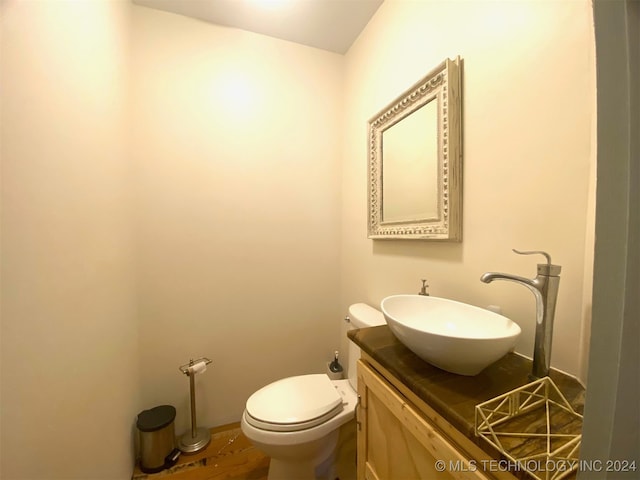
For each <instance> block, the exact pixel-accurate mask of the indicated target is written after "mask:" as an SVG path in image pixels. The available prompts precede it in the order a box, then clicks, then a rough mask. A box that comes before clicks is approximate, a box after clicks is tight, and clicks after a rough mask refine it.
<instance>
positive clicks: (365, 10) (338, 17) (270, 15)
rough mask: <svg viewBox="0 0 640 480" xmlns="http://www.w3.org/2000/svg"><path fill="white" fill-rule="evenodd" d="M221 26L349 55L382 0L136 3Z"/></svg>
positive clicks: (168, 0)
mask: <svg viewBox="0 0 640 480" xmlns="http://www.w3.org/2000/svg"><path fill="white" fill-rule="evenodd" d="M132 1H133V3H135V4H136V5H142V6H145V7H150V8H155V9H158V10H164V11H166V12H173V13H177V14H180V15H185V16H187V17H193V18H197V19H200V20H204V21H207V22H211V23H215V24H218V25H225V26H229V27H235V28H240V29H242V30H249V31H251V32H255V33H261V34H263V35H268V36H270V37H276V38H281V39H283V40H289V41H292V42H296V43H300V44H303V45H308V46H311V47H316V48H321V49H323V50H329V51H331V52H336V53H346V51H347V50H348V49H349V47H350V46H351V44H352V43H353V42H354V41H355V39H356V38H358V35H359V34H360V32H361V31H362V29H363V28H364V27H365V25H366V24H367V23H368V22H369V20H370V19H371V17H372V16H373V14H374V13H375V12H376V10H377V9H378V7H379V6H380V5H381V4H382V2H383V0H132Z"/></svg>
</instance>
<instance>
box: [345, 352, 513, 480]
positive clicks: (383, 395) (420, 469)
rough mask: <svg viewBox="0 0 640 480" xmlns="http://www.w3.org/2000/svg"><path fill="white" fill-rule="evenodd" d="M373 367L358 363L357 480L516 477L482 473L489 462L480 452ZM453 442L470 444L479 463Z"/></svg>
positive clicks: (440, 418)
mask: <svg viewBox="0 0 640 480" xmlns="http://www.w3.org/2000/svg"><path fill="white" fill-rule="evenodd" d="M370 362H371V363H373V364H375V361H372V360H371V359H369V362H368V361H367V357H366V356H365V358H364V360H360V361H359V362H358V394H359V395H360V404H359V406H358V410H357V421H358V466H357V468H358V480H365V479H366V480H414V479H416V480H417V479H425V480H440V479H442V480H449V479H460V480H461V479H465V480H467V479H469V480H490V479H494V478H500V479H504V478H508V479H513V478H514V477H513V476H512V475H510V474H506V475H505V474H504V473H503V474H502V475H499V476H497V477H494V476H493V475H492V474H491V473H488V472H486V471H483V470H485V469H483V468H482V465H486V464H487V463H486V462H487V461H488V459H489V457H488V456H486V455H484V454H481V453H480V452H481V451H480V449H479V447H477V446H476V445H474V444H472V443H471V442H470V441H469V440H468V439H466V438H462V437H464V436H463V435H462V434H461V433H460V432H458V431H457V430H455V429H454V428H453V427H451V426H450V425H449V424H448V423H447V422H446V421H445V420H444V419H443V418H442V417H439V416H437V414H436V413H435V412H433V411H428V414H427V415H425V413H424V412H422V411H420V409H422V410H425V409H428V408H429V407H428V406H426V404H425V405H421V407H420V409H419V408H418V407H416V405H415V404H414V403H413V402H412V401H411V400H410V399H408V398H407V396H406V395H408V394H409V392H407V393H406V394H405V393H404V392H402V391H400V390H399V389H398V388H397V387H398V386H399V385H398V384H397V382H395V381H394V383H396V385H392V383H391V382H390V381H387V379H385V377H383V376H382V375H381V374H380V373H379V371H376V370H375V369H374V368H372V366H371V363H370ZM376 367H377V369H378V370H382V371H384V369H383V368H382V367H380V366H379V365H376ZM386 373H387V374H388V372H386ZM438 417H439V418H438ZM445 431H446V433H445ZM452 437H453V438H457V440H458V441H464V440H466V442H467V443H468V444H470V445H466V447H467V449H471V450H472V451H474V453H475V454H476V455H477V457H481V458H477V457H476V456H473V454H470V453H468V450H466V449H464V448H462V447H460V446H459V444H458V442H456V440H453V439H452ZM454 442H455V443H454ZM482 457H483V458H482ZM483 460H484V462H485V463H482V461H483Z"/></svg>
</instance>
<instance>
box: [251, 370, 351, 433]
mask: <svg viewBox="0 0 640 480" xmlns="http://www.w3.org/2000/svg"><path fill="white" fill-rule="evenodd" d="M343 408H344V407H343V404H342V397H341V395H340V393H338V391H337V389H336V386H335V385H334V384H333V383H332V382H331V380H330V379H329V377H327V375H325V374H312V375H300V376H297V377H289V378H284V379H282V380H278V381H276V382H273V383H271V384H269V385H267V386H265V387H263V388H261V389H260V390H258V391H257V392H255V393H254V394H253V395H251V396H250V397H249V399H248V400H247V405H246V410H245V419H246V421H247V423H249V424H251V425H253V426H254V427H256V428H259V429H262V430H270V431H274V432H295V431H300V430H304V429H308V428H311V427H315V426H317V425H320V424H322V423H324V422H326V421H327V420H329V419H331V418H333V417H335V416H336V415H337V414H338V413H340V412H341V411H342V409H343Z"/></svg>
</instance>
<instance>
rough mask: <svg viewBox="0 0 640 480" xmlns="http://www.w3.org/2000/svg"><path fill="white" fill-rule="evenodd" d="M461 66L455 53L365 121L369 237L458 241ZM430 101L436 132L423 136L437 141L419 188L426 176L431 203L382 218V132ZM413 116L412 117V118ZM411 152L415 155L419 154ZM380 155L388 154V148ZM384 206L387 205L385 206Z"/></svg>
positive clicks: (383, 195)
mask: <svg viewBox="0 0 640 480" xmlns="http://www.w3.org/2000/svg"><path fill="white" fill-rule="evenodd" d="M461 69H462V64H461V59H460V57H458V58H456V59H455V60H450V59H446V60H445V61H444V62H442V63H441V64H440V65H439V66H438V67H436V68H435V69H434V70H432V71H431V72H429V74H428V75H427V76H425V77H424V78H423V79H422V80H420V81H419V82H418V83H416V84H415V85H414V86H412V87H411V88H410V89H409V90H407V91H406V92H405V93H403V94H402V95H401V96H399V97H398V98H396V99H395V100H394V101H393V102H391V103H390V104H389V105H388V106H387V107H385V108H384V109H383V110H381V111H380V112H379V113H378V114H377V115H375V116H374V117H373V118H372V119H371V120H370V121H369V130H368V145H369V217H368V237H369V238H371V239H415V240H447V241H458V242H459V241H461V240H462V84H461ZM432 101H433V102H435V104H436V108H434V110H436V111H437V128H436V130H437V132H425V136H428V135H430V136H431V137H432V138H434V143H437V146H436V145H435V144H434V145H433V149H434V152H435V151H436V148H437V155H436V154H434V155H433V156H434V158H437V161H434V167H433V172H437V173H433V175H432V176H435V178H433V179H428V178H425V179H424V188H428V187H427V185H428V184H429V181H431V182H432V183H431V184H432V189H433V190H436V191H435V192H431V193H430V195H431V196H432V197H433V198H434V201H433V202H434V205H433V208H431V209H429V208H426V209H425V208H423V207H422V205H420V206H416V207H415V208H414V209H413V210H414V211H415V212H421V213H415V214H412V215H408V216H407V215H405V216H404V217H402V216H397V217H396V218H387V219H385V218H384V212H385V204H384V202H385V190H384V185H383V180H384V177H383V172H384V171H385V170H384V168H385V165H384V161H385V159H384V158H383V153H384V150H383V133H384V132H385V130H388V129H389V128H390V127H392V126H395V125H397V124H398V123H399V122H401V121H402V120H404V119H406V118H407V117H408V116H409V115H411V114H412V113H415V112H416V111H417V110H418V109H420V108H422V107H424V106H425V105H427V104H429V103H430V102H432ZM416 117H417V116H416V115H414V117H412V118H414V120H412V121H413V122H415V118H416ZM434 122H435V120H434ZM405 123H406V122H405ZM425 128H426V127H425ZM396 130H398V129H397V128H396ZM416 140H419V139H416ZM417 143H419V142H417V141H416V144H417ZM406 147H407V145H404V146H403V149H404V148H406ZM412 155H413V156H415V157H416V158H418V157H420V158H421V156H422V153H419V154H412ZM385 156H387V157H390V155H389V152H387V154H386V155H385ZM389 170H390V169H389ZM411 173H413V172H410V175H409V176H411ZM409 176H408V177H409ZM414 177H415V175H414ZM420 178H422V177H420ZM387 181H388V179H387ZM389 184H390V182H389ZM419 188H421V187H419ZM400 195H402V193H401V194H400ZM403 200H404V199H403ZM386 209H387V210H389V208H388V206H387V207H386ZM429 212H430V213H429Z"/></svg>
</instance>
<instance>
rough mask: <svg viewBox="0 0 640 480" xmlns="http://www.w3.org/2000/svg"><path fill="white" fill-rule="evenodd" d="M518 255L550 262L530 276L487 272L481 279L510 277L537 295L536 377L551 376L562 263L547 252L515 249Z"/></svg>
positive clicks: (534, 349) (532, 373)
mask: <svg viewBox="0 0 640 480" xmlns="http://www.w3.org/2000/svg"><path fill="white" fill-rule="evenodd" d="M513 251H514V252H515V253H517V254H518V255H533V254H536V253H539V254H541V255H544V256H545V257H546V258H547V263H546V264H545V263H539V264H538V274H537V276H536V277H535V278H532V279H529V278H524V277H519V276H517V275H509V274H507V273H495V272H487V273H485V274H484V275H482V277H480V280H481V281H483V282H484V283H491V282H492V281H494V280H510V281H512V282H516V283H519V284H521V285H524V286H525V287H527V288H528V289H529V290H531V291H532V292H533V295H534V297H535V298H536V337H535V345H534V347H533V369H532V372H531V376H532V377H533V378H542V377H546V376H547V375H549V368H550V367H551V364H550V363H551V338H552V336H553V316H554V314H555V310H556V300H557V298H558V286H559V285H560V270H561V268H562V267H560V265H553V264H552V263H551V256H550V255H549V254H548V253H546V252H539V251H534V252H520V251H518V250H516V249H513Z"/></svg>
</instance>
